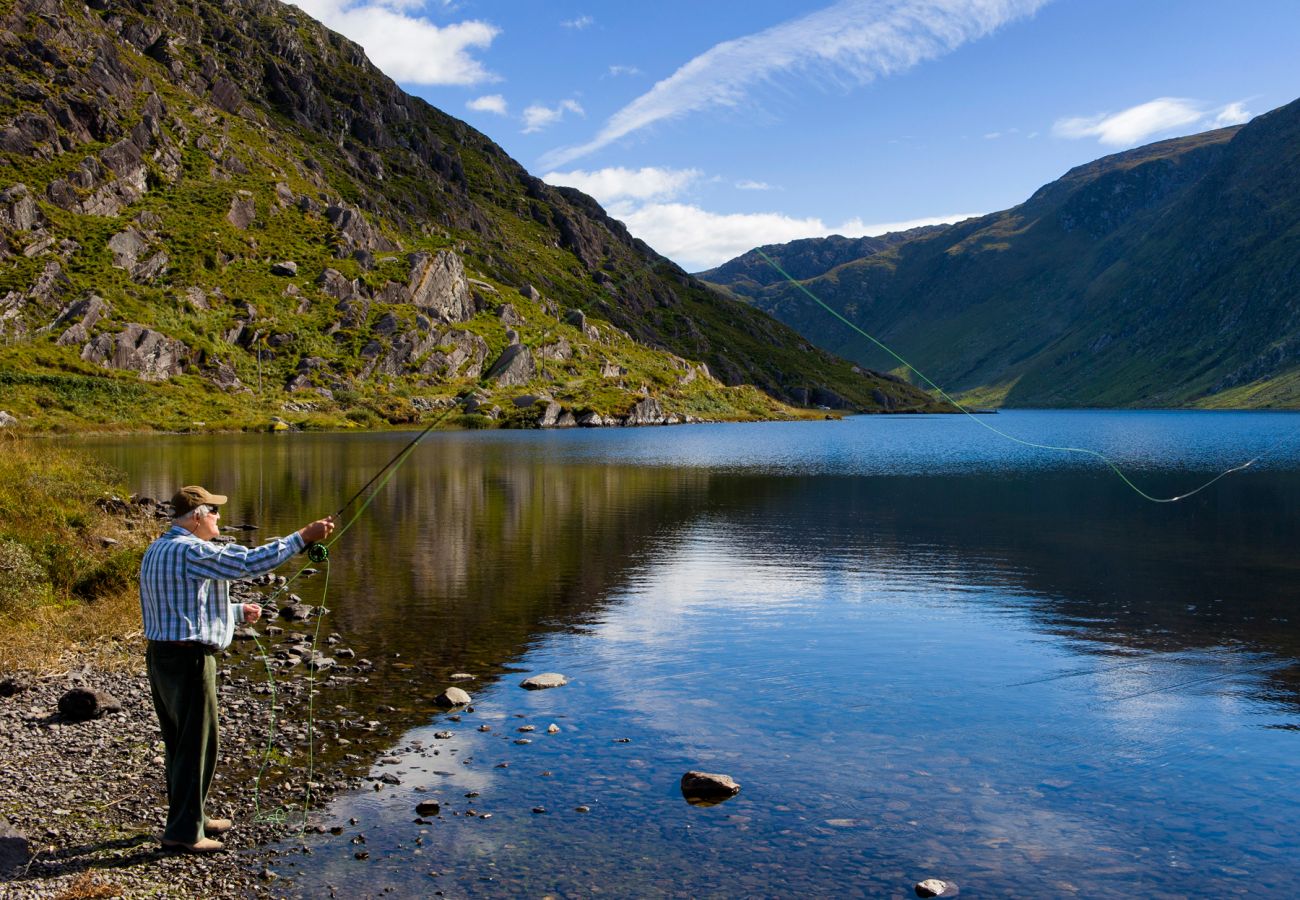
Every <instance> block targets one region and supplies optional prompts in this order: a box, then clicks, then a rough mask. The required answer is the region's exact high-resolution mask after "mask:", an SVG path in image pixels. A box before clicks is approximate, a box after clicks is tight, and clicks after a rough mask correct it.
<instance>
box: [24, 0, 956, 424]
mask: <svg viewBox="0 0 1300 900" xmlns="http://www.w3.org/2000/svg"><path fill="white" fill-rule="evenodd" d="M0 49H2V50H3V53H0V68H2V69H3V73H4V77H3V79H0V410H4V411H5V412H6V413H8V414H10V415H12V416H13V417H15V418H16V419H17V421H18V424H19V425H21V426H28V427H32V428H35V429H83V428H116V427H124V428H137V427H155V428H167V429H187V428H213V427H223V428H229V427H267V426H268V425H269V424H270V423H271V422H273V421H274V420H275V418H278V419H281V420H283V421H284V423H287V424H289V425H298V424H301V425H305V426H317V427H336V426H340V425H358V426H376V425H381V424H384V423H402V422H414V421H419V420H427V419H428V418H429V417H430V416H431V415H434V414H436V411H437V410H439V409H446V408H448V407H449V406H450V405H451V403H452V399H453V398H458V397H465V396H466V394H467V393H470V392H473V394H474V397H473V398H472V399H470V400H469V402H468V403H467V404H466V410H467V413H466V415H464V416H462V417H460V421H461V422H462V423H463V424H467V425H490V424H513V425H529V424H535V423H537V422H538V421H539V420H542V419H543V417H545V419H544V424H554V425H561V426H562V425H567V424H575V423H580V424H598V423H601V422H604V423H607V424H608V423H621V422H622V421H623V420H624V419H625V418H626V417H628V416H629V415H630V416H631V420H632V422H634V423H642V422H644V423H649V422H661V421H684V420H688V419H690V418H770V417H778V416H787V415H791V414H795V411H794V410H792V409H790V408H789V407H788V406H786V404H790V403H794V404H802V405H826V406H832V407H836V408H842V409H846V410H853V409H864V410H867V411H888V410H905V409H922V408H933V404H932V403H931V401H930V400H929V398H928V397H926V396H925V395H923V394H921V393H920V392H918V391H915V390H914V389H912V388H911V387H910V386H908V385H906V384H902V383H900V382H898V381H897V380H891V379H889V378H886V377H882V376H877V375H875V374H874V373H870V372H863V371H862V370H861V369H860V368H858V367H855V366H853V365H852V364H851V363H849V362H846V361H844V360H841V359H837V358H835V357H833V356H831V355H829V354H827V353H825V352H823V351H820V350H816V349H814V348H812V347H810V346H809V345H808V344H807V343H806V342H805V341H803V340H802V339H801V338H799V337H798V335H796V334H795V333H794V332H792V331H790V330H789V329H788V328H786V327H785V326H783V325H781V324H779V323H778V322H776V321H775V320H773V319H772V318H770V317H769V316H767V315H765V314H763V313H761V312H759V311H757V310H754V309H753V308H751V307H749V306H746V305H744V304H740V303H736V302H733V301H730V300H727V299H725V298H721V297H719V296H718V295H717V293H716V292H714V291H712V290H710V289H708V288H706V287H705V286H703V285H702V284H701V283H699V282H697V281H696V280H694V279H693V278H691V277H690V276H689V275H687V274H686V273H684V272H682V271H681V270H680V269H678V268H677V267H676V266H675V265H673V264H672V263H670V262H669V261H667V260H665V259H663V258H662V257H660V256H658V255H657V254H656V253H654V251H653V250H651V249H650V248H649V247H647V246H645V245H644V244H643V243H641V242H640V241H637V240H635V239H633V238H632V237H631V236H630V235H629V234H628V233H627V231H626V229H625V228H624V227H623V226H622V224H621V223H619V222H617V221H614V220H612V219H610V218H609V217H608V216H606V215H605V213H604V211H603V210H602V209H601V208H600V207H599V206H598V205H597V204H596V203H595V202H594V201H593V200H591V199H590V198H589V197H587V196H585V195H583V194H581V193H579V192H577V191H573V190H568V189H559V188H553V187H550V186H548V185H546V184H544V183H542V182H541V181H539V180H538V179H536V178H533V177H532V176H531V175H529V174H528V173H527V172H526V171H525V170H524V169H523V168H522V167H521V166H519V165H518V164H517V163H516V162H514V161H513V160H511V159H510V158H509V157H508V156H506V154H505V153H504V152H503V151H502V150H501V149H500V148H499V147H497V146H496V145H495V144H494V143H492V142H491V141H490V140H489V139H488V138H487V137H485V136H484V135H482V134H480V133H478V132H476V131H474V130H473V129H471V128H469V127H468V126H467V125H465V124H464V123H463V122H460V121H458V120H456V119H453V118H451V117H449V116H447V115H445V114H443V113H441V112H440V111H438V110H437V109H434V108H433V107H431V106H429V105H428V104H426V103H424V102H423V101H421V100H418V99H415V98H412V97H410V96H408V95H406V94H405V93H403V92H402V91H401V90H400V89H399V88H398V87H397V86H396V85H395V84H394V83H393V82H392V81H390V80H389V79H387V78H386V77H384V76H383V75H382V74H381V73H380V72H378V70H376V69H375V68H374V67H373V66H371V65H370V63H369V62H368V61H367V60H366V58H365V55H364V53H363V52H362V51H361V49H360V48H359V47H358V46H357V45H355V44H353V43H351V42H350V41H348V40H346V39H345V38H343V37H341V36H339V35H337V34H334V33H332V32H330V31H328V30H327V29H325V28H324V27H323V26H321V25H319V24H318V23H316V22H315V21H313V20H312V19H310V18H309V17H307V16H306V15H305V14H303V13H302V12H300V11H299V10H297V9H296V8H294V7H290V6H287V5H284V4H281V3H278V2H275V0H235V2H215V0H200V2H193V3H188V4H178V3H171V2H144V0H129V2H121V3H112V4H109V3H107V2H104V0H92V2H91V4H90V5H89V6H87V5H83V4H81V3H72V2H60V0H0ZM548 410H549V411H548Z"/></svg>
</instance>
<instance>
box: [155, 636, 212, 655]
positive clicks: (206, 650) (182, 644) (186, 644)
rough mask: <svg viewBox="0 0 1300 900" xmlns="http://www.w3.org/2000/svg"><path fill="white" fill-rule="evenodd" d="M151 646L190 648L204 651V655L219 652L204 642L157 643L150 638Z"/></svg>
mask: <svg viewBox="0 0 1300 900" xmlns="http://www.w3.org/2000/svg"><path fill="white" fill-rule="evenodd" d="M149 645H150V646H152V647H188V648H190V649H191V650H202V651H203V652H204V653H216V652H217V648H216V647H214V646H212V645H211V644H205V643H203V641H156V640H154V639H153V638H150V639H149Z"/></svg>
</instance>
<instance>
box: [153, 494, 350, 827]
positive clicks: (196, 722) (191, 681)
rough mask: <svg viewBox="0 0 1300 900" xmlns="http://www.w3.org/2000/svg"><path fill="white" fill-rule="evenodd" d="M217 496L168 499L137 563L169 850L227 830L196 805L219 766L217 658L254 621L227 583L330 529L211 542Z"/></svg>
mask: <svg viewBox="0 0 1300 900" xmlns="http://www.w3.org/2000/svg"><path fill="white" fill-rule="evenodd" d="M225 502H226V498H225V497H224V496H221V495H220V494H212V493H209V492H208V491H207V490H205V489H204V488H201V487H198V486H197V485H190V486H189V487H183V488H181V489H180V490H179V491H177V492H176V496H175V497H173V498H172V507H173V510H174V513H173V516H174V518H173V519H172V527H171V528H169V529H168V530H167V532H166V533H165V534H163V535H162V537H160V538H158V539H157V540H156V541H154V542H153V543H152V544H150V545H149V549H148V550H146V551H145V554H144V560H143V562H141V564H140V611H141V614H142V615H143V617H144V636H145V637H146V638H147V639H148V641H149V648H148V651H147V653H146V657H145V659H146V663H147V665H148V670H149V686H150V689H151V691H152V693H153V705H154V709H155V710H156V711H157V712H158V722H159V724H160V725H161V726H162V733H163V743H164V744H165V745H166V748H167V753H166V760H167V806H168V810H167V828H166V830H165V831H164V832H163V837H162V845H163V847H164V848H166V849H170V850H183V851H188V852H190V853H213V852H216V851H219V850H221V849H222V848H223V845H222V844H221V842H220V841H215V840H212V836H213V835H220V834H222V833H224V832H226V831H228V830H230V827H231V822H230V820H229V819H209V818H207V817H206V816H205V815H204V812H203V806H204V802H205V801H206V799H207V796H208V787H209V786H210V785H211V783H212V771H213V768H214V767H215V766H216V763H217V663H216V660H215V659H214V658H213V656H214V654H215V653H217V651H219V650H224V649H225V648H226V647H228V646H230V639H231V637H232V636H233V634H234V631H235V622H236V619H239V620H240V621H243V622H256V621H257V620H258V618H259V617H260V616H261V614H262V608H261V607H260V606H258V605H257V604H256V603H244V604H233V603H231V602H230V584H229V582H230V581H232V580H234V579H237V578H246V577H248V576H250V575H259V574H261V573H263V572H269V571H270V570H271V569H274V568H275V567H276V566H278V565H280V564H281V563H282V562H284V561H285V560H286V559H288V558H289V557H291V556H293V555H294V554H295V553H298V552H301V551H302V550H304V549H305V548H306V547H307V546H308V545H309V544H312V543H315V542H317V541H323V540H325V539H326V538H328V537H329V536H330V534H331V532H333V530H334V520H333V519H332V518H326V519H320V520H319V521H316V522H312V523H311V524H310V525H308V526H306V527H305V528H302V529H300V530H299V531H297V532H295V533H294V534H291V535H290V536H289V537H286V538H276V539H274V540H272V541H269V542H267V543H265V544H263V545H262V546H260V547H257V548H256V549H253V550H250V549H248V548H247V547H241V546H239V545H238V544H218V543H213V541H212V539H213V538H215V537H216V536H217V534H218V528H217V521H218V519H220V517H221V514H220V513H219V512H217V507H218V506H220V505H221V504H223V503H225Z"/></svg>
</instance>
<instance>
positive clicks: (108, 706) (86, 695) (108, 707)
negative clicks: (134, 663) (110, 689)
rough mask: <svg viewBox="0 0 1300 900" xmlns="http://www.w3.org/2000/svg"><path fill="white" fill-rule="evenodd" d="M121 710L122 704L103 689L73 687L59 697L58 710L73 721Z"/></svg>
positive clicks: (96, 717) (81, 720) (82, 720)
mask: <svg viewBox="0 0 1300 900" xmlns="http://www.w3.org/2000/svg"><path fill="white" fill-rule="evenodd" d="M121 711H122V704H121V703H119V702H118V701H117V698H115V697H114V696H113V695H112V694H109V693H107V692H105V691H95V690H91V689H90V688H73V689H72V690H70V691H68V692H67V693H66V694H64V695H63V696H62V697H60V698H59V712H60V713H62V714H63V716H64V718H67V719H71V720H72V721H74V722H84V721H86V720H87V719H98V718H99V717H100V716H102V715H104V714H105V713H111V712H121Z"/></svg>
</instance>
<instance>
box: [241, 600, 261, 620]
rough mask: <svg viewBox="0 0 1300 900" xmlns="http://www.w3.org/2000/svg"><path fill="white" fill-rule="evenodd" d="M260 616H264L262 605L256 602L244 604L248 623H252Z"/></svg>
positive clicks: (245, 618) (245, 617)
mask: <svg viewBox="0 0 1300 900" xmlns="http://www.w3.org/2000/svg"><path fill="white" fill-rule="evenodd" d="M260 618H262V607H260V606H258V605H257V604H256V603H245V604H244V622H245V623H246V624H248V625H252V624H253V623H254V622H256V621H257V620H258V619H260Z"/></svg>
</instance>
